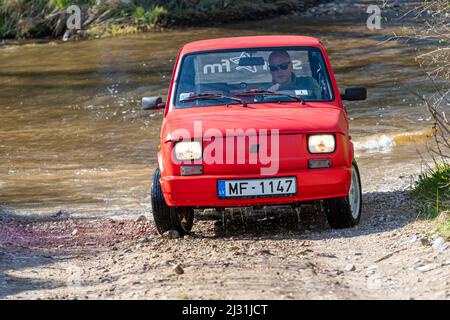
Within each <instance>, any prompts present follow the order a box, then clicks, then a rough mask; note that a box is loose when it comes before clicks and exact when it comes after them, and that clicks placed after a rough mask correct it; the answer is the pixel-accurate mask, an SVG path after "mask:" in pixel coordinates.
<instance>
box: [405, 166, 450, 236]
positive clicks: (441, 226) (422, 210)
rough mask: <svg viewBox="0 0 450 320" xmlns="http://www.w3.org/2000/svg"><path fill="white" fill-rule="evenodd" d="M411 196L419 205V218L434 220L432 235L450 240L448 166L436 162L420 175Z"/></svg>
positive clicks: (449, 168)
mask: <svg viewBox="0 0 450 320" xmlns="http://www.w3.org/2000/svg"><path fill="white" fill-rule="evenodd" d="M412 195H413V197H414V198H416V199H417V200H419V203H420V207H419V218H420V219H429V220H435V222H436V227H435V231H433V232H432V235H438V236H441V237H443V238H445V239H447V240H448V239H450V214H449V213H448V212H449V211H450V164H448V163H438V162H436V163H435V166H434V168H430V169H429V170H427V172H425V173H423V174H421V175H420V176H419V180H418V181H417V182H416V185H415V188H414V190H413V192H412ZM436 218H437V219H436Z"/></svg>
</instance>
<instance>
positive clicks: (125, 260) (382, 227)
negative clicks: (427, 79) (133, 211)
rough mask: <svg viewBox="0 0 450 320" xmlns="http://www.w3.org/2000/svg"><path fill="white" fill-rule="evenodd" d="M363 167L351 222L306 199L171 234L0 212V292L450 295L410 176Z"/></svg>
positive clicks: (206, 217) (448, 257)
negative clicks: (314, 208)
mask: <svg viewBox="0 0 450 320" xmlns="http://www.w3.org/2000/svg"><path fill="white" fill-rule="evenodd" d="M402 168H403V170H405V171H407V172H414V170H415V171H416V172H417V165H415V164H414V163H410V164H409V165H408V164H404V165H403V166H402ZM414 168H415V169H414ZM361 169H362V170H361V171H362V172H371V174H370V177H368V175H366V176H363V185H365V186H368V188H366V190H365V192H364V196H363V197H364V206H363V217H362V221H361V224H360V225H359V226H358V227H356V228H353V229H345V230H330V229H329V228H328V227H327V225H326V222H325V221H324V218H323V216H321V215H320V214H319V215H312V214H311V212H309V213H308V210H307V209H308V208H305V210H304V211H303V213H302V214H301V215H300V223H299V222H298V219H297V215H296V214H295V213H293V212H291V211H290V210H280V209H278V210H268V211H267V212H263V213H259V214H255V213H254V214H249V212H247V213H246V214H244V215H243V214H241V212H240V211H234V213H232V214H231V213H229V214H227V215H226V218H225V221H224V220H223V219H222V218H221V217H216V218H215V217H214V215H213V214H211V213H210V214H205V213H203V214H198V215H197V221H196V225H195V226H194V233H193V234H192V235H191V236H188V237H185V238H184V239H176V240H168V239H163V238H162V237H160V236H159V235H157V234H156V232H155V229H154V227H153V224H152V222H151V221H114V220H77V219H71V218H70V216H69V217H67V216H65V215H64V214H63V215H61V216H60V217H47V218H43V219H33V220H32V221H29V222H25V221H17V220H16V219H14V217H11V216H8V215H6V214H3V215H2V217H3V222H0V231H1V232H0V240H1V242H0V243H1V248H0V249H1V252H0V298H6V299H15V298H31V299H36V298H51V299H55V298H56V299H61V298H76V299H86V298H89V299H91V298H108V299H110V298H111V299H112V298H118V299H120V298H132V299H134V298H145V299H151V298H156V299H166V298H172V299H187V298H201V299H224V298H225V299H305V298H306V299H327V298H331V299H335V298H338V299H360V298H375V299H383V298H387V299H391V298H399V299H450V277H449V275H450V250H449V249H447V250H444V251H442V252H439V251H438V250H435V249H433V248H432V247H431V244H432V243H433V240H432V239H430V241H431V243H430V244H428V243H427V241H426V240H427V239H423V235H424V232H426V231H427V228H430V224H429V223H427V222H419V221H416V219H415V218H416V212H415V210H414V203H412V201H411V200H410V199H409V197H408V194H407V192H405V191H403V190H405V189H407V188H408V186H409V181H410V178H411V177H410V176H406V175H398V174H396V172H398V168H392V169H391V170H387V169H380V171H376V170H374V169H373V168H371V167H370V166H369V165H367V166H364V165H363V166H362V168H361ZM399 177H402V178H399ZM367 189H368V190H367ZM243 213H245V212H243ZM421 239H422V240H421ZM177 266H179V267H181V269H182V271H183V273H182V274H178V273H177V271H178V272H179V273H180V272H181V269H180V268H177V270H175V269H176V267H177Z"/></svg>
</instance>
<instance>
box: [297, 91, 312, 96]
mask: <svg viewBox="0 0 450 320" xmlns="http://www.w3.org/2000/svg"><path fill="white" fill-rule="evenodd" d="M295 95H296V96H307V95H309V93H308V90H295Z"/></svg>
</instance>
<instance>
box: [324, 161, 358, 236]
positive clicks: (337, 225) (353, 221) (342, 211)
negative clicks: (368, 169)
mask: <svg viewBox="0 0 450 320" xmlns="http://www.w3.org/2000/svg"><path fill="white" fill-rule="evenodd" d="M323 205H324V210H325V214H326V216H327V220H328V224H329V225H330V227H331V228H334V229H341V228H350V227H354V226H356V225H357V224H358V223H359V220H360V218H361V205H362V192H361V178H360V176H359V170H358V166H357V165H356V162H355V161H353V164H352V177H351V183H350V190H349V193H348V196H347V197H342V198H335V199H327V200H324V201H323Z"/></svg>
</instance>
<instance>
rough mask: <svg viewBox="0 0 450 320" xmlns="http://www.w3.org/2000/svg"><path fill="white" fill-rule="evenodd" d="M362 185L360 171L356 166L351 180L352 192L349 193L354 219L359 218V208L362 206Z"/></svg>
mask: <svg viewBox="0 0 450 320" xmlns="http://www.w3.org/2000/svg"><path fill="white" fill-rule="evenodd" d="M360 188H361V186H360V185H359V180H358V173H357V171H356V168H355V166H353V167H352V179H351V182H350V192H349V194H348V200H349V203H350V210H351V211H352V217H353V219H356V218H358V214H359V209H360V207H361V198H360V192H359V190H360Z"/></svg>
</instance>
